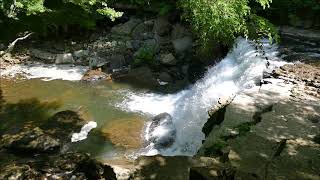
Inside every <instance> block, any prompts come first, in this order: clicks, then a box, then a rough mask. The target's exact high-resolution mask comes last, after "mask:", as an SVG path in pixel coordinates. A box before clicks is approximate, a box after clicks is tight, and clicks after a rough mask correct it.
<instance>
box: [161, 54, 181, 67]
mask: <svg viewBox="0 0 320 180" xmlns="http://www.w3.org/2000/svg"><path fill="white" fill-rule="evenodd" d="M160 62H161V63H162V64H165V65H176V64H177V59H176V58H175V57H174V56H173V54H172V53H169V54H161V55H160Z"/></svg>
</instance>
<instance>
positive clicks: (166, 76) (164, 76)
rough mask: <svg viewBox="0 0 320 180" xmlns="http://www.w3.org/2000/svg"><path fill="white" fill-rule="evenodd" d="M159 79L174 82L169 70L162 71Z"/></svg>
mask: <svg viewBox="0 0 320 180" xmlns="http://www.w3.org/2000/svg"><path fill="white" fill-rule="evenodd" d="M159 79H160V81H164V82H172V77H171V76H170V74H169V73H167V72H162V73H161V74H160V75H159Z"/></svg>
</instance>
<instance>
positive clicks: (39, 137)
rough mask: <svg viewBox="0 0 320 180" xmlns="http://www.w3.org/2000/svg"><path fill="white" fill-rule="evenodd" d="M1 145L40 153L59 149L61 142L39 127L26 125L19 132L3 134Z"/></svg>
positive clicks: (19, 150)
mask: <svg viewBox="0 0 320 180" xmlns="http://www.w3.org/2000/svg"><path fill="white" fill-rule="evenodd" d="M0 146H1V147H4V148H6V149H10V150H13V151H17V152H31V153H39V152H53V151H57V150H58V149H59V148H60V146H61V144H60V141H59V140H58V139H55V138H53V137H52V136H50V135H48V134H46V133H45V132H44V131H43V130H42V129H40V128H39V127H35V128H32V129H30V127H25V128H24V129H22V130H21V131H20V132H19V133H17V134H14V135H9V134H5V135H3V136H2V138H1V141H0Z"/></svg>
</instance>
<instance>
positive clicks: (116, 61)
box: [107, 54, 126, 69]
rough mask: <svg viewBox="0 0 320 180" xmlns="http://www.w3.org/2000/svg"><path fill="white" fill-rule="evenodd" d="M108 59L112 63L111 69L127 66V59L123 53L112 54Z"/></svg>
mask: <svg viewBox="0 0 320 180" xmlns="http://www.w3.org/2000/svg"><path fill="white" fill-rule="evenodd" d="M107 61H108V62H109V63H110V68H111V69H121V68H123V67H124V66H126V59H125V57H124V56H123V55H121V54H118V55H112V56H110V57H108V58H107Z"/></svg>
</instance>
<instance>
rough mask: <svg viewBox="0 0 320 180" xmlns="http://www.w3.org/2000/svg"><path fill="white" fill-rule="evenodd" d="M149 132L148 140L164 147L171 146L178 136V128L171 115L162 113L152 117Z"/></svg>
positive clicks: (157, 146)
mask: <svg viewBox="0 0 320 180" xmlns="http://www.w3.org/2000/svg"><path fill="white" fill-rule="evenodd" d="M147 133H148V134H147V138H146V140H147V141H148V142H149V143H154V145H155V147H156V148H159V149H162V148H167V147H169V146H171V145H172V144H173V143H174V141H175V138H176V128H175V126H174V124H173V121H172V117H171V115H170V114H168V113H162V114H159V115H157V116H155V117H154V118H152V120H151V124H150V125H149V127H148V129H147Z"/></svg>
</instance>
